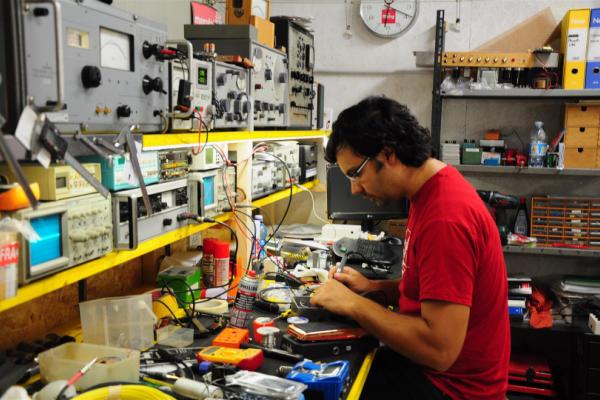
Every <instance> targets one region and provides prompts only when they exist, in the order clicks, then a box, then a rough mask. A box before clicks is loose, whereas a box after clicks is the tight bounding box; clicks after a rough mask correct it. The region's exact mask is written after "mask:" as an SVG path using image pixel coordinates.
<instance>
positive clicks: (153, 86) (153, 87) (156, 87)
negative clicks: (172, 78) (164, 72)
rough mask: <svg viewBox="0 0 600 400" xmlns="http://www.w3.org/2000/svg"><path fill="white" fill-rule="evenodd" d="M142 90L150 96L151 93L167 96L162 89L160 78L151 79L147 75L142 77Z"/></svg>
mask: <svg viewBox="0 0 600 400" xmlns="http://www.w3.org/2000/svg"><path fill="white" fill-rule="evenodd" d="M142 89H143V90H144V93H146V94H150V92H152V91H155V92H159V93H163V94H167V92H166V91H165V90H164V89H163V81H162V79H161V78H160V77H158V78H154V79H152V78H150V77H149V76H148V75H144V79H143V80H142Z"/></svg>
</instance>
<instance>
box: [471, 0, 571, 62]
mask: <svg viewBox="0 0 600 400" xmlns="http://www.w3.org/2000/svg"><path fill="white" fill-rule="evenodd" d="M559 39H560V25H559V24H558V22H557V21H556V19H555V18H554V14H552V10H551V9H550V7H546V8H545V9H543V10H542V11H540V12H539V13H537V14H535V15H533V16H532V17H530V18H528V19H526V20H525V21H523V22H521V23H520V24H518V25H516V26H514V27H513V28H511V29H509V30H508V31H506V32H504V33H503V34H501V35H499V36H496V37H495V38H493V39H491V40H489V41H487V42H485V43H484V44H482V45H481V46H479V47H477V48H475V49H473V51H480V52H486V51H487V52H489V51H502V52H506V53H517V52H527V51H529V50H533V49H535V48H538V47H542V46H544V45H551V46H553V48H558V40H559ZM554 42H556V44H555V43H554Z"/></svg>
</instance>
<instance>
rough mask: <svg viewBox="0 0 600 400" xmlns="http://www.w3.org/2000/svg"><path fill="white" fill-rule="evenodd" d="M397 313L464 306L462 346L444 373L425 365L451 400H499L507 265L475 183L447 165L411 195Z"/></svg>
mask: <svg viewBox="0 0 600 400" xmlns="http://www.w3.org/2000/svg"><path fill="white" fill-rule="evenodd" d="M402 272H403V275H402V279H401V281H400V285H399V290H400V301H399V305H400V312H401V313H404V314H413V315H420V312H421V302H422V301H425V300H439V301H445V302H449V303H455V304H464V305H467V306H469V307H470V309H471V310H470V316H469V325H468V328H467V335H466V337H465V342H464V345H463V348H462V350H461V352H460V354H459V356H458V358H457V360H456V361H455V362H454V364H453V365H452V366H451V367H450V368H449V369H448V370H447V371H445V372H438V371H435V370H431V369H426V370H425V374H426V376H427V377H428V378H429V380H431V381H432V382H433V384H434V385H435V386H436V387H438V388H439V389H440V390H442V391H443V392H444V393H446V394H447V395H449V396H450V397H452V398H453V399H486V400H492V399H502V400H504V399H505V396H504V395H505V392H506V386H507V380H508V362H509V358H510V323H509V317H508V298H507V297H508V288H507V285H508V283H507V278H506V266H505V264H504V255H503V252H502V246H501V244H500V235H499V233H498V229H497V227H496V224H495V222H494V220H493V219H492V216H491V214H490V212H489V211H488V209H487V207H486V206H485V204H484V203H483V201H482V200H481V199H480V198H479V195H478V194H477V192H476V191H475V190H474V189H473V187H472V186H471V185H470V184H469V183H468V182H467V181H466V180H465V179H464V178H463V176H462V175H461V174H460V173H459V172H458V171H457V170H456V169H455V168H453V167H451V166H447V167H445V168H443V169H442V170H440V171H439V172H438V173H437V174H435V175H434V176H433V177H431V178H430V179H429V180H428V181H427V182H425V184H424V185H423V186H422V187H421V189H419V191H418V192H417V193H416V194H415V195H414V196H413V198H412V199H411V203H410V215H409V218H408V227H407V231H406V239H405V245H404V256H403V260H402Z"/></svg>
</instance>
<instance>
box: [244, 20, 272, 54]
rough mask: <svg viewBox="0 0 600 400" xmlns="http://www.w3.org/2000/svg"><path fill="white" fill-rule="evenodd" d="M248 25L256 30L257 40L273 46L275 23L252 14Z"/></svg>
mask: <svg viewBox="0 0 600 400" xmlns="http://www.w3.org/2000/svg"><path fill="white" fill-rule="evenodd" d="M250 25H253V26H255V27H256V30H257V31H258V35H257V40H258V42H259V43H261V44H264V45H265V46H269V47H273V48H274V47H275V24H274V23H272V22H271V21H268V20H266V19H263V18H261V17H256V16H254V15H253V16H252V17H251V18H250Z"/></svg>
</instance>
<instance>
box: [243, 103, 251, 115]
mask: <svg viewBox="0 0 600 400" xmlns="http://www.w3.org/2000/svg"><path fill="white" fill-rule="evenodd" d="M242 112H243V113H244V114H248V113H249V112H250V103H249V102H247V101H244V102H243V103H242Z"/></svg>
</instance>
